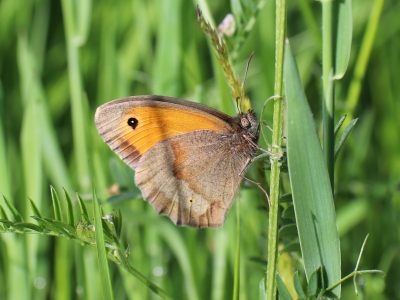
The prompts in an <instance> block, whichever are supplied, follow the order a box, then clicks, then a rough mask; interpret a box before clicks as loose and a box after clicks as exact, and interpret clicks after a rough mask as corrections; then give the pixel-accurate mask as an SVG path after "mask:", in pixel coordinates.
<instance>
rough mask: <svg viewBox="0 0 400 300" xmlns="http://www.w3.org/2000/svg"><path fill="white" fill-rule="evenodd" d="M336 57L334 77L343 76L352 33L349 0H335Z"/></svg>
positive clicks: (347, 63) (348, 57)
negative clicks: (336, 9) (336, 8)
mask: <svg viewBox="0 0 400 300" xmlns="http://www.w3.org/2000/svg"><path fill="white" fill-rule="evenodd" d="M337 6H338V12H337V31H336V57H335V75H334V79H341V78H343V76H344V74H345V73H346V70H347V67H348V65H349V60H350V51H351V40H352V35H353V16H352V9H351V0H344V1H337Z"/></svg>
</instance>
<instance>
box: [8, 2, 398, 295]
mask: <svg viewBox="0 0 400 300" xmlns="http://www.w3.org/2000/svg"><path fill="white" fill-rule="evenodd" d="M197 3H198V4H199V5H200V6H201V8H202V9H203V12H204V14H205V15H206V17H211V18H213V19H214V22H215V23H216V24H218V23H219V22H221V21H222V19H223V18H224V17H225V16H226V15H227V14H228V13H233V14H234V16H235V18H236V27H237V32H236V34H235V35H234V36H233V37H230V38H227V43H228V45H229V47H230V50H231V54H232V61H233V64H234V66H235V69H236V72H237V74H238V75H239V76H240V77H243V75H244V66H245V64H246V61H247V59H248V57H249V56H250V54H251V53H252V52H254V58H253V62H252V64H251V66H250V69H249V75H248V78H247V81H246V87H247V90H248V93H249V95H250V98H251V99H252V101H253V106H254V108H255V110H256V111H257V112H260V110H261V107H262V105H263V103H264V101H265V100H266V99H267V98H268V97H271V96H272V95H273V74H274V73H273V72H274V45H275V44H274V43H275V40H274V3H273V1H264V5H260V1H255V0H248V1H245V0H242V1H237V0H236V1H234V0H232V1H208V3H207V2H206V1H205V0H199V1H198V2H197V1H184V0H152V1H140V0H118V1H105V0H98V1H89V0H80V1H78V0H75V1H73V0H62V1H55V0H36V1H35V0H1V1H0V193H2V194H4V195H5V196H6V197H7V198H8V199H10V200H11V201H12V202H13V203H14V205H15V206H16V207H17V209H18V210H19V211H20V212H21V214H23V215H24V216H25V217H26V218H27V219H28V218H29V216H30V215H31V214H32V212H31V208H30V206H29V204H28V199H32V200H33V201H34V202H35V203H36V205H37V206H38V207H39V209H40V211H41V212H42V214H43V215H48V216H50V215H51V213H52V212H51V198H50V189H49V186H50V185H53V186H54V187H55V189H56V190H58V191H62V188H63V187H64V188H66V189H67V190H68V191H69V192H71V193H72V195H73V193H75V192H77V193H79V194H80V195H82V197H83V198H84V199H87V200H90V193H91V190H92V187H93V186H94V187H96V190H97V192H98V196H99V198H100V199H101V200H102V201H107V202H105V203H106V204H105V207H106V210H108V211H111V210H114V209H115V210H117V209H121V211H122V215H123V219H124V225H123V232H124V233H123V235H124V239H125V240H124V241H125V243H126V244H127V245H129V251H130V260H131V264H132V265H133V266H135V267H136V268H137V269H138V270H140V271H141V272H142V273H143V274H145V275H146V276H147V277H148V278H150V279H151V281H152V282H154V283H156V284H158V285H160V286H162V287H163V288H164V289H165V290H166V291H167V292H168V293H169V294H170V295H171V296H172V298H173V299H229V298H231V297H232V294H233V281H234V280H233V277H234V264H235V249H236V242H237V239H238V238H240V246H241V260H240V275H241V276H240V299H257V298H258V297H259V294H260V289H259V284H260V282H261V281H262V278H263V276H264V272H265V258H266V246H267V240H266V233H267V224H268V222H267V221H268V220H267V213H266V210H265V199H264V198H263V197H262V195H260V193H259V192H258V191H257V190H256V189H254V188H253V187H250V188H246V187H245V188H244V189H242V192H241V194H240V197H239V198H238V199H237V200H236V201H235V204H234V207H233V208H232V209H231V211H230V213H229V215H228V217H227V220H226V224H225V226H224V227H223V228H220V229H207V230H204V229H203V230H197V229H192V228H179V227H176V226H174V225H173V224H171V223H170V222H169V220H167V219H166V218H165V217H161V216H158V215H156V213H155V212H154V211H153V209H152V208H151V207H150V205H148V204H147V203H145V202H144V201H142V200H141V199H140V195H139V194H138V191H137V190H136V189H135V187H134V184H133V173H132V171H130V170H129V168H128V167H126V166H125V165H124V164H123V163H122V162H120V161H119V160H118V159H117V158H116V156H115V155H114V154H113V153H112V152H111V151H110V150H109V149H108V147H107V146H106V145H105V144H103V142H102V141H101V139H100V137H99V136H98V134H97V132H96V130H95V128H94V122H93V115H94V111H95V109H96V107H97V106H98V105H100V104H102V103H104V102H107V101H109V100H112V99H114V98H118V97H123V96H128V95H141V94H160V95H168V96H174V97H181V98H185V99H190V100H193V101H199V102H203V103H206V104H208V105H210V106H212V107H214V108H217V109H220V110H222V111H224V112H226V113H229V114H234V113H235V106H234V105H233V102H232V100H231V96H230V90H229V87H228V86H227V83H226V80H225V78H224V76H223V72H222V70H221V68H220V66H219V65H218V62H217V60H216V59H215V55H214V52H213V49H211V47H210V45H209V43H208V40H207V38H206V37H205V35H204V34H203V33H202V32H201V30H200V28H199V26H198V24H197V22H196V17H195V5H196V4H197ZM399 16H400V2H398V1H395V0H392V1H389V0H386V1H383V0H370V1H364V0H354V1H353V43H352V54H351V58H350V65H349V70H348V72H347V73H346V75H345V77H344V78H343V80H341V81H339V83H338V85H337V89H336V100H337V102H336V114H337V116H338V118H339V117H340V116H342V115H344V114H349V115H351V116H353V117H357V118H359V121H358V123H357V125H356V127H355V129H354V131H353V132H352V133H351V135H350V137H349V139H348V141H347V143H346V145H345V146H344V149H343V151H342V153H341V155H340V157H339V158H338V160H337V161H336V170H335V176H336V177H335V194H336V195H335V205H336V209H337V224H338V229H339V233H340V238H341V250H342V273H343V274H344V275H345V274H348V273H350V272H351V271H352V270H353V269H354V266H355V264H356V261H357V257H358V254H359V250H360V247H361V244H362V241H363V239H364V238H365V236H366V234H367V233H370V237H369V240H368V243H367V245H366V248H365V253H364V255H363V257H362V260H361V263H360V269H381V270H383V271H384V272H385V273H386V275H385V276H384V277H383V276H380V275H368V276H363V277H358V278H357V282H358V284H359V290H360V293H361V297H360V298H361V299H400V285H399V283H400V271H399V270H400V242H399V241H400V226H399V221H400V138H399V132H400V101H399V98H400V85H399V84H398V79H397V78H398V77H397V76H398V74H397V73H398V70H400V55H399V54H400V18H399ZM320 19H321V6H320V3H318V2H317V1H308V0H299V1H289V2H288V9H287V36H288V37H289V39H290V41H291V45H292V49H293V51H294V52H295V54H296V59H297V63H298V65H299V71H300V74H301V77H302V80H303V85H304V88H305V91H306V93H307V96H308V99H309V101H310V105H311V107H312V109H313V112H314V116H315V119H316V126H317V127H319V126H320V125H319V124H320V119H321V113H320V111H321V106H320V103H321V82H322V81H321V36H320V27H321V24H320ZM375 29H376V32H375ZM366 33H367V34H366ZM271 110H272V108H271V106H269V109H268V108H267V112H266V113H265V116H263V119H264V120H265V121H266V124H271ZM256 171H257V170H253V173H254V174H253V175H255V176H256V175H257V174H256V173H257V172H256ZM282 177H283V182H284V188H283V190H282V192H283V193H285V192H288V189H287V187H288V184H287V180H288V179H287V175H286V174H283V176H282ZM113 185H114V189H115V188H118V189H119V190H120V191H121V192H122V194H121V195H120V196H119V197H116V196H114V197H112V198H111V199H110V198H109V197H110V187H111V186H113ZM1 201H2V200H0V202H1ZM88 203H90V201H88ZM238 205H239V206H240V224H241V229H240V233H241V234H240V235H239V234H237V232H236V213H235V211H236V208H237V207H236V206H238ZM28 220H29V219H28ZM291 242H293V244H296V238H295V237H294V238H292V239H291ZM96 260H97V257H96V252H95V250H94V248H90V247H83V246H81V245H79V244H78V243H76V242H73V241H69V240H67V239H62V238H58V239H57V238H49V237H41V236H38V235H14V234H7V233H4V234H1V236H0V298H1V299H48V298H55V299H71V298H81V299H99V297H100V296H101V294H102V290H101V282H100V278H99V276H98V267H97V261H96ZM299 260H300V253H299V252H298V248H297V247H293V248H292V249H291V250H290V251H287V252H284V256H282V259H281V260H280V261H281V264H280V271H281V272H282V273H285V272H287V273H289V274H292V273H293V272H294V270H297V269H299V271H300V273H302V268H301V267H299V264H300V262H299ZM111 271H112V282H113V290H114V293H115V298H116V299H128V298H129V299H153V298H157V296H154V294H152V292H151V291H150V290H149V289H148V288H147V287H146V286H144V285H143V284H141V283H140V282H138V280H137V279H135V278H134V277H132V276H131V275H130V274H128V273H126V272H125V271H123V270H121V269H119V268H118V267H117V266H116V265H114V264H112V265H111ZM354 297H355V294H354V288H353V284H352V281H351V280H350V281H347V282H345V284H344V285H343V299H352V298H354Z"/></svg>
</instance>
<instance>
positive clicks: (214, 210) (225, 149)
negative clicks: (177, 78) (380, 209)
mask: <svg viewBox="0 0 400 300" xmlns="http://www.w3.org/2000/svg"><path fill="white" fill-rule="evenodd" d="M95 123H96V127H97V130H98V132H99V134H100V135H101V137H102V138H103V140H104V141H105V142H106V143H107V144H108V146H109V147H110V148H111V150H113V151H114V152H115V153H116V154H118V156H119V157H120V158H121V159H122V160H123V161H124V162H125V163H126V164H128V165H129V166H130V167H131V168H133V169H134V170H135V183H136V185H137V186H138V187H139V189H140V190H141V192H142V195H143V198H144V199H145V200H147V201H148V202H150V204H151V205H152V206H153V207H154V209H155V210H156V211H157V212H158V213H160V214H163V215H167V216H168V217H169V218H170V219H171V220H172V221H173V222H174V223H175V224H178V225H186V226H193V227H219V226H221V225H222V224H223V223H224V219H225V215H226V213H227V211H228V210H229V208H230V207H231V204H232V201H233V199H234V197H235V194H236V192H237V191H238V189H239V186H240V182H241V181H242V179H243V173H244V172H245V170H246V168H247V166H248V165H249V163H250V162H251V160H252V159H253V158H254V157H255V155H256V151H257V149H258V145H257V141H258V136H259V126H258V122H257V118H256V116H255V114H254V112H253V111H248V112H245V113H239V114H238V115H237V116H235V117H231V116H229V115H227V114H224V113H222V112H219V111H217V110H215V109H212V108H210V107H207V106H205V105H201V104H198V103H194V102H190V101H187V100H183V99H178V98H172V97H165V96H132V97H127V98H122V99H117V100H113V101H111V102H108V103H105V104H103V105H101V106H100V107H98V108H97V110H96V114H95Z"/></svg>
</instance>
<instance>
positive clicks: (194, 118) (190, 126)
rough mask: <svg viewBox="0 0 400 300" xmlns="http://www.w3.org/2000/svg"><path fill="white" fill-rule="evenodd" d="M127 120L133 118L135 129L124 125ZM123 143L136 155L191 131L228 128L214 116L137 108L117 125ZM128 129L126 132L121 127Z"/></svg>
mask: <svg viewBox="0 0 400 300" xmlns="http://www.w3.org/2000/svg"><path fill="white" fill-rule="evenodd" d="M129 118H136V119H137V120H138V125H137V127H136V128H135V129H132V128H130V127H129V126H128V124H127V121H128V119H129ZM120 126H121V127H120V128H121V131H124V132H125V136H124V140H125V141H128V142H129V143H130V144H131V145H134V146H135V148H136V149H137V150H138V152H139V153H140V154H143V153H145V152H146V151H147V150H149V149H150V148H151V147H152V146H153V145H155V144H157V143H158V142H160V141H162V140H165V139H167V138H169V137H173V136H176V135H179V134H184V133H189V132H193V131H195V130H213V131H222V130H229V125H228V124H227V123H226V122H224V121H221V120H219V119H217V118H216V117H214V116H211V115H210V116H208V115H207V114H205V113H202V112H197V111H191V110H186V109H176V108H171V107H137V108H133V109H131V110H130V111H128V112H126V113H125V118H122V122H121V124H120ZM126 127H128V129H127V130H125V128H126Z"/></svg>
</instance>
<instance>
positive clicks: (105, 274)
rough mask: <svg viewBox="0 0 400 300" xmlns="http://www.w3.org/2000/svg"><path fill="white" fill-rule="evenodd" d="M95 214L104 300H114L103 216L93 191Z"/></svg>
mask: <svg viewBox="0 0 400 300" xmlns="http://www.w3.org/2000/svg"><path fill="white" fill-rule="evenodd" d="M93 214H94V222H95V226H96V227H95V228H96V230H95V233H96V249H97V258H98V263H99V269H100V277H101V281H102V286H103V292H104V299H109V300H112V299H114V295H113V290H112V285H111V277H110V271H109V267H108V261H107V253H106V249H105V244H104V233H103V221H102V218H101V216H102V214H101V210H100V207H99V202H98V200H97V196H96V192H95V191H93Z"/></svg>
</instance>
